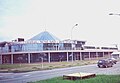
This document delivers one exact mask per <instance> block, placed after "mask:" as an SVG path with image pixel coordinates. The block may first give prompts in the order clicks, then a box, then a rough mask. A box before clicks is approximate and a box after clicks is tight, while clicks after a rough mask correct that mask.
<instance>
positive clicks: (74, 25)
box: [71, 24, 78, 40]
mask: <svg viewBox="0 0 120 83" xmlns="http://www.w3.org/2000/svg"><path fill="white" fill-rule="evenodd" d="M76 26H78V24H75V25H74V26H73V27H72V29H71V40H72V31H73V29H74V28H75V27H76Z"/></svg>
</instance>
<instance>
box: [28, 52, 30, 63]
mask: <svg viewBox="0 0 120 83" xmlns="http://www.w3.org/2000/svg"><path fill="white" fill-rule="evenodd" d="M28 63H30V53H28Z"/></svg>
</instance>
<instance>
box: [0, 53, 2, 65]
mask: <svg viewBox="0 0 120 83" xmlns="http://www.w3.org/2000/svg"><path fill="white" fill-rule="evenodd" d="M0 64H2V54H1V55H0Z"/></svg>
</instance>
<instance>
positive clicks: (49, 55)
mask: <svg viewBox="0 0 120 83" xmlns="http://www.w3.org/2000/svg"><path fill="white" fill-rule="evenodd" d="M48 62H49V63H50V52H49V53H48Z"/></svg>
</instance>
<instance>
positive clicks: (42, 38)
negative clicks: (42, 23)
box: [29, 31, 60, 41]
mask: <svg viewBox="0 0 120 83" xmlns="http://www.w3.org/2000/svg"><path fill="white" fill-rule="evenodd" d="M29 40H40V41H45V40H47V41H51V40H52V41H56V40H59V41H60V39H58V38H57V37H55V36H54V35H52V34H51V33H49V32H47V31H44V32H41V33H39V34H38V35H36V36H34V37H32V38H31V39H29Z"/></svg>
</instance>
